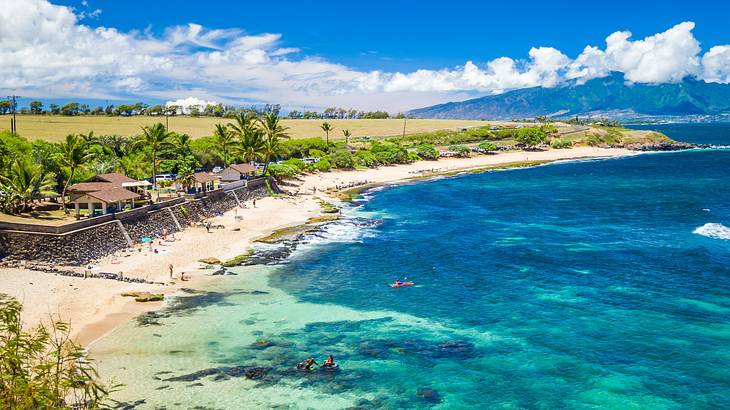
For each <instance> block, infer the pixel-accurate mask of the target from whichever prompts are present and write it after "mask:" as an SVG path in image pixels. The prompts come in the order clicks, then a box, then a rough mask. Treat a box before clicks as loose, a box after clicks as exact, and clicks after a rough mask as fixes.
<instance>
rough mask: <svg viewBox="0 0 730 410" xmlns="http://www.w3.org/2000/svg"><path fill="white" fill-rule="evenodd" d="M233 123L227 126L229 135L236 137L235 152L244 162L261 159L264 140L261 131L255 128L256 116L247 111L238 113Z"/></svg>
mask: <svg viewBox="0 0 730 410" xmlns="http://www.w3.org/2000/svg"><path fill="white" fill-rule="evenodd" d="M234 119H235V120H236V122H235V123H231V124H228V128H230V130H231V133H233V134H234V135H236V136H237V137H238V146H237V147H236V148H235V151H236V153H237V154H238V155H240V156H241V158H242V159H243V160H244V161H246V162H251V161H260V160H261V159H262V158H263V148H264V139H263V137H262V130H261V129H260V128H258V127H257V126H256V116H255V115H254V114H253V113H252V112H249V111H245V112H241V113H238V114H237V115H236V116H235V117H234Z"/></svg>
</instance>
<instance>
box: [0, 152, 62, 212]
mask: <svg viewBox="0 0 730 410" xmlns="http://www.w3.org/2000/svg"><path fill="white" fill-rule="evenodd" d="M53 177H54V175H53V174H51V173H44V172H43V167H41V166H40V165H38V164H36V163H35V162H33V161H32V160H30V158H16V159H15V160H14V161H13V163H12V164H11V166H10V172H9V174H8V175H7V176H5V175H0V192H2V193H3V203H4V204H5V205H6V206H7V207H8V208H9V209H7V210H8V211H10V213H17V212H21V211H24V210H26V209H28V207H29V205H30V202H31V201H33V200H34V199H37V198H39V197H41V196H43V195H49V194H51V193H54V192H53V191H52V188H53V187H54V186H55V183H54V181H53V179H54V178H53Z"/></svg>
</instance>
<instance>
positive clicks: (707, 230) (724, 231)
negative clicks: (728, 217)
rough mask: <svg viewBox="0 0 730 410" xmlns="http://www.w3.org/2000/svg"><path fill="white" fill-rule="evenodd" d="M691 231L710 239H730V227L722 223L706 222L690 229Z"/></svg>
mask: <svg viewBox="0 0 730 410" xmlns="http://www.w3.org/2000/svg"><path fill="white" fill-rule="evenodd" d="M692 233H696V234H697V235H702V236H706V237H708V238H712V239H724V240H730V228H728V227H727V226H725V225H723V224H717V223H706V224H704V225H702V226H700V227H699V228H697V229H695V230H694V231H692Z"/></svg>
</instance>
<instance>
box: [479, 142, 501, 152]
mask: <svg viewBox="0 0 730 410" xmlns="http://www.w3.org/2000/svg"><path fill="white" fill-rule="evenodd" d="M477 148H479V149H483V150H484V151H487V152H490V151H496V150H497V145H496V144H495V143H493V142H489V141H484V142H482V143H480V144H479V145H478V146H477Z"/></svg>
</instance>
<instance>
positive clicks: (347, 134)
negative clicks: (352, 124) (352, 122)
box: [342, 130, 352, 145]
mask: <svg viewBox="0 0 730 410" xmlns="http://www.w3.org/2000/svg"><path fill="white" fill-rule="evenodd" d="M342 135H344V136H345V145H347V143H348V142H349V141H350V135H352V134H350V130H342Z"/></svg>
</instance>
